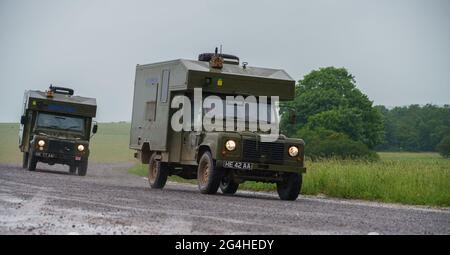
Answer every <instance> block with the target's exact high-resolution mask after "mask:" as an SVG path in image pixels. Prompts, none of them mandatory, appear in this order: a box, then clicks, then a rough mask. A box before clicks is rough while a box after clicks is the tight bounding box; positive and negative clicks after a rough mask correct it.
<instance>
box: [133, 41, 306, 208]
mask: <svg viewBox="0 0 450 255" xmlns="http://www.w3.org/2000/svg"><path fill="white" fill-rule="evenodd" d="M196 88H197V89H198V88H201V89H202V96H203V97H207V96H211V95H214V96H217V97H220V98H223V99H225V98H226V97H227V96H238V95H242V96H243V97H245V96H249V95H253V96H255V97H258V96H268V97H269V98H270V96H278V97H279V100H280V101H287V100H293V99H294V90H295V81H294V80H293V79H292V78H291V77H290V76H289V75H288V74H287V73H286V72H285V71H283V70H279V69H268V68H258V67H251V66H248V64H247V63H246V62H244V63H243V64H242V65H240V64H239V58H238V57H236V56H233V55H228V54H220V53H217V49H216V53H204V54H201V55H200V56H199V58H198V60H186V59H178V60H173V61H167V62H161V63H154V64H148V65H137V67H136V78H135V84H134V99H133V112H132V125H131V132H130V148H131V149H133V150H135V151H136V152H135V154H134V156H135V158H138V159H139V160H140V161H141V162H142V163H143V164H149V174H148V181H149V184H150V186H151V187H152V188H155V189H161V188H163V187H164V185H165V183H166V180H167V177H168V176H170V175H177V176H180V177H182V178H186V179H197V181H198V187H199V189H200V191H201V193H205V194H214V193H216V192H217V191H218V189H219V187H220V189H221V191H222V193H224V194H234V193H235V192H236V191H237V189H238V187H239V184H241V183H243V182H245V181H258V182H269V183H276V185H277V190H278V194H279V197H280V198H281V199H282V200H295V199H296V198H297V197H298V195H299V192H300V189H301V185H302V174H303V173H305V172H306V168H305V167H304V142H303V140H301V139H292V138H287V137H285V136H284V135H281V134H277V137H278V138H277V139H275V140H274V141H272V142H265V141H263V139H261V135H262V134H263V131H259V130H256V131H248V130H243V131H237V129H236V130H231V131H230V130H223V131H206V130H205V129H204V128H202V129H201V130H184V129H183V130H181V131H178V130H174V128H172V125H171V119H172V117H173V115H174V114H175V113H176V112H177V111H178V110H179V109H176V108H173V107H171V101H172V100H173V99H174V98H175V97H176V96H180V95H181V96H184V97H187V98H189V100H190V101H192V102H194V99H195V98H194V97H195V91H194V90H195V89H196ZM268 104H270V102H269V103H268ZM192 105H194V103H192ZM192 112H193V113H192V115H195V112H194V110H192ZM206 112H207V111H205V110H204V109H203V110H202V113H200V114H205V113H206ZM224 116H225V115H224ZM247 117H248V116H247ZM253 117H254V116H253ZM183 118H184V117H183ZM191 118H192V116H191ZM236 121H237V120H236ZM244 121H245V122H249V121H250V120H249V119H248V118H245V120H244ZM224 123H225V122H224Z"/></svg>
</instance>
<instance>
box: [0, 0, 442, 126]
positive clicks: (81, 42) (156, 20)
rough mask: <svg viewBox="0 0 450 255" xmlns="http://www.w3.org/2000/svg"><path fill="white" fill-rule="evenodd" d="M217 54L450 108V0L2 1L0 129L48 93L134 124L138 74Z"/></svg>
mask: <svg viewBox="0 0 450 255" xmlns="http://www.w3.org/2000/svg"><path fill="white" fill-rule="evenodd" d="M220 44H223V49H224V52H225V53H230V54H235V55H238V56H240V58H241V60H242V61H247V62H249V63H250V65H252V66H260V67H271V68H282V69H285V70H286V71H287V72H288V73H289V74H290V75H291V76H292V77H293V78H294V79H296V80H299V79H301V78H302V77H303V76H304V75H305V74H307V73H309V72H310V71H311V70H313V69H317V68H319V67H325V66H336V67H346V68H348V70H349V71H350V72H351V73H352V74H353V75H355V76H356V81H357V86H358V87H359V89H361V90H362V91H363V92H364V93H366V94H367V95H368V96H369V98H370V99H371V100H373V101H374V103H375V104H383V105H388V106H396V105H408V104H413V103H417V104H426V103H434V104H441V105H442V104H450V1H448V0H422V1H417V0H404V1H399V0H398V1H396V0H385V1H380V0H377V1H375V0H371V1H369V0H367V1H362V0H345V1H343V0H335V1H331V0H320V1H317V0H314V1H312V0H311V1H261V0H259V1H245V2H244V1H239V0H235V1H230V0H222V1H194V0H192V1H168V0H164V1H148V0H145V1H133V0H131V1H130V0H127V1H125V0H121V1H119V0H104V1H94V0H85V1H76V0H62V1H61V0H39V1H38V0H30V1H24V0H0V122H17V121H18V120H19V117H20V111H21V102H22V99H23V92H24V90H25V89H41V90H44V89H46V88H47V87H48V86H49V84H50V83H53V84H55V85H61V86H69V87H72V88H74V89H75V92H76V94H79V95H85V96H92V97H96V98H97V101H98V104H99V109H98V118H97V119H98V120H99V121H120V120H127V121H129V120H130V119H131V108H132V94H133V84H134V74H135V67H136V64H147V63H152V62H157V61H164V60H171V59H178V58H187V59H195V58H196V57H197V55H198V54H199V53H202V52H208V51H212V50H213V49H214V47H215V46H218V45H220Z"/></svg>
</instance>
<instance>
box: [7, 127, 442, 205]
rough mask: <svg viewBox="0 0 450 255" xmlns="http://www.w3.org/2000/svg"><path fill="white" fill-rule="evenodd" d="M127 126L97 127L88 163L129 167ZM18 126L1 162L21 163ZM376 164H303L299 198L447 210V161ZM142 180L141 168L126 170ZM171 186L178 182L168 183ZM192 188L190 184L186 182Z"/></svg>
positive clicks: (385, 158)
mask: <svg viewBox="0 0 450 255" xmlns="http://www.w3.org/2000/svg"><path fill="white" fill-rule="evenodd" d="M129 129H130V124H129V123H108V124H106V123H100V124H99V132H98V134H96V135H95V136H94V138H93V139H92V143H91V150H92V151H91V159H90V160H91V161H94V162H125V161H133V152H132V151H131V150H129V149H128V139H129ZM17 139H18V125H17V124H0V162H2V163H20V161H21V154H20V152H19V149H18V148H17ZM379 154H380V157H381V160H379V161H377V162H363V161H342V160H326V161H320V162H307V168H308V173H307V174H306V175H305V176H304V181H303V188H302V193H303V194H310V195H318V194H323V195H326V196H330V197H340V198H352V199H365V200H372V201H381V202H393V203H403V204H413V205H431V206H445V207H448V206H450V159H444V158H442V157H440V156H439V155H438V154H437V153H408V152H402V153H390V152H389V153H387V152H386V153H379ZM129 171H130V172H131V173H133V174H137V175H142V176H145V175H146V174H147V169H146V167H145V166H142V165H140V164H137V165H136V166H134V167H133V168H131V169H130V170H129ZM171 180H172V181H183V180H182V179H181V178H178V177H171ZM188 182H190V183H195V181H188ZM241 188H242V189H248V190H265V191H268V190H274V189H275V185H272V184H263V183H256V182H246V183H244V184H243V185H241Z"/></svg>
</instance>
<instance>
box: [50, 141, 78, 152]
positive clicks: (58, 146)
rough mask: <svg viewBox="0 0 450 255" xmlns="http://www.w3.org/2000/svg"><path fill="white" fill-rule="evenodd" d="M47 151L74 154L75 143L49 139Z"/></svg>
mask: <svg viewBox="0 0 450 255" xmlns="http://www.w3.org/2000/svg"><path fill="white" fill-rule="evenodd" d="M48 151H49V152H53V153H63V154H74V152H75V144H73V143H71V142H65V141H49V143H48Z"/></svg>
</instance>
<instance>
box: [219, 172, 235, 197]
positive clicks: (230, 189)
mask: <svg viewBox="0 0 450 255" xmlns="http://www.w3.org/2000/svg"><path fill="white" fill-rule="evenodd" d="M238 188H239V183H237V182H235V181H234V180H233V178H232V176H230V175H226V176H224V177H223V178H222V180H220V190H221V191H222V193H223V194H229V195H233V194H234V193H236V191H237V190H238Z"/></svg>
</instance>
